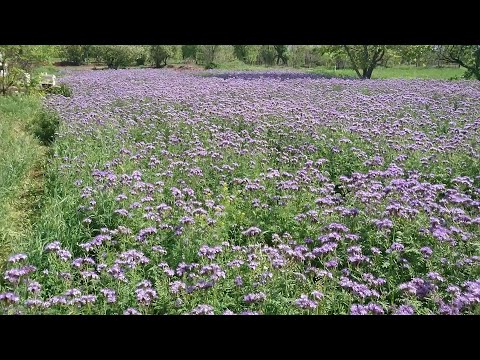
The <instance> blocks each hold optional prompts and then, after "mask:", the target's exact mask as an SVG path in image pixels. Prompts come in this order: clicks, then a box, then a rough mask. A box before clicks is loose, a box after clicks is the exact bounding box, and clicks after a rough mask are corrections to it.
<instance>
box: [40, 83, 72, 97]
mask: <svg viewBox="0 0 480 360" xmlns="http://www.w3.org/2000/svg"><path fill="white" fill-rule="evenodd" d="M46 92H47V93H48V94H56V95H63V96H65V97H71V96H72V89H71V88H70V87H68V86H67V85H66V84H60V85H59V86H52V87H49V88H48V89H47V90H46Z"/></svg>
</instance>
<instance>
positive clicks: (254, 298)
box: [243, 292, 267, 304]
mask: <svg viewBox="0 0 480 360" xmlns="http://www.w3.org/2000/svg"><path fill="white" fill-rule="evenodd" d="M266 298H267V295H265V294H264V293H263V292H259V293H252V294H248V295H245V296H244V297H243V301H245V302H246V303H247V304H251V303H256V302H262V301H265V299H266Z"/></svg>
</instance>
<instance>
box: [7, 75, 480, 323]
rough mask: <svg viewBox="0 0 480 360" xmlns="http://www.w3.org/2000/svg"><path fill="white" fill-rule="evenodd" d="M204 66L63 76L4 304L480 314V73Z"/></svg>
mask: <svg viewBox="0 0 480 360" xmlns="http://www.w3.org/2000/svg"><path fill="white" fill-rule="evenodd" d="M251 74H256V75H254V76H252V75H251ZM208 75H210V76H197V75H192V74H188V73H185V72H183V73H182V72H175V71H169V70H161V71H159V70H154V69H137V70H117V71H85V72H82V71H76V72H72V73H70V74H67V75H66V76H64V77H63V78H62V79H61V81H62V82H65V83H66V84H68V85H69V86H70V87H71V88H72V91H73V97H70V98H68V97H63V96H61V95H51V96H50V97H48V98H47V100H46V106H47V107H48V108H51V109H53V110H55V111H57V112H58V114H59V115H60V117H61V119H62V123H61V126H60V129H59V134H58V137H57V139H56V141H55V143H54V145H53V151H54V154H53V157H52V158H51V160H50V163H49V166H48V169H47V189H46V199H45V201H44V204H43V208H42V213H41V215H40V216H39V218H38V219H37V222H36V224H37V225H36V226H35V229H34V234H33V235H32V239H30V240H29V242H28V244H27V245H25V246H24V249H22V251H21V252H20V253H16V254H12V256H11V257H10V259H9V260H8V262H7V265H6V268H5V269H4V271H3V274H2V278H1V282H0V313H5V314H17V313H21V314H218V315H220V314H403V315H410V314H480V266H479V265H480V145H479V144H480V83H478V82H469V81H456V82H447V81H434V80H370V81H361V80H350V79H322V78H316V77H313V76H310V77H307V76H305V77H302V76H298V75H295V76H294V75H292V76H289V75H288V74H286V73H280V72H278V73H275V72H272V73H268V74H266V73H249V75H248V76H243V75H242V74H240V73H232V74H230V75H229V76H222V77H217V76H216V74H215V72H212V73H209V74H208Z"/></svg>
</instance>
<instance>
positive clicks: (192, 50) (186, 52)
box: [182, 45, 198, 64]
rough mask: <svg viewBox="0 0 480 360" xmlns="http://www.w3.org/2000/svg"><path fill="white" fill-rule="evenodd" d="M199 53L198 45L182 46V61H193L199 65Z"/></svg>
mask: <svg viewBox="0 0 480 360" xmlns="http://www.w3.org/2000/svg"><path fill="white" fill-rule="evenodd" d="M197 53H198V46H197V45H182V59H183V60H186V59H192V60H194V61H195V64H196V63H197Z"/></svg>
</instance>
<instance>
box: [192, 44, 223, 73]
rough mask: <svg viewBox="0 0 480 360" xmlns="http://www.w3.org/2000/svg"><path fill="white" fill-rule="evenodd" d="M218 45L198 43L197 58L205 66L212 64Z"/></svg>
mask: <svg viewBox="0 0 480 360" xmlns="http://www.w3.org/2000/svg"><path fill="white" fill-rule="evenodd" d="M219 47H220V45H198V46H197V50H198V60H199V61H200V63H201V64H204V65H205V66H206V67H207V68H208V67H212V66H214V65H213V64H214V63H215V60H216V56H217V54H218V49H219Z"/></svg>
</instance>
